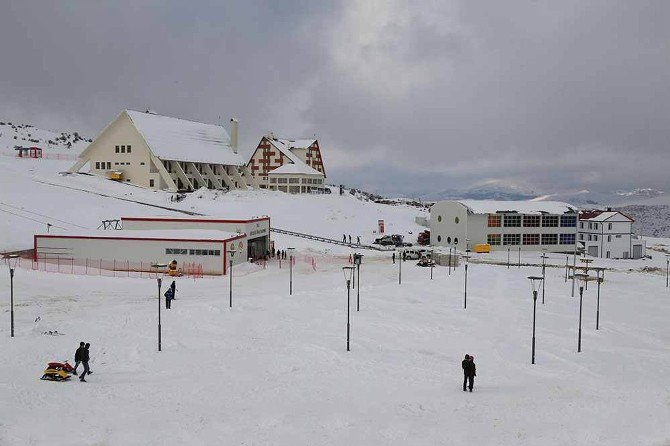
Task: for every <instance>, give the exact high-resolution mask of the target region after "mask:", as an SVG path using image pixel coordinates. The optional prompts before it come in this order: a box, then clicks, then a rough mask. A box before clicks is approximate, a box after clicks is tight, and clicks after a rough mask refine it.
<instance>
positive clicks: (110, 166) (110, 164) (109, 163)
mask: <svg viewBox="0 0 670 446" xmlns="http://www.w3.org/2000/svg"><path fill="white" fill-rule="evenodd" d="M111 168H112V162H111V161H107V169H111Z"/></svg>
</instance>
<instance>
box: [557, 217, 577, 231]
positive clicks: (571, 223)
mask: <svg viewBox="0 0 670 446" xmlns="http://www.w3.org/2000/svg"><path fill="white" fill-rule="evenodd" d="M576 226H577V217H576V216H575V215H561V227H563V228H574V227H576Z"/></svg>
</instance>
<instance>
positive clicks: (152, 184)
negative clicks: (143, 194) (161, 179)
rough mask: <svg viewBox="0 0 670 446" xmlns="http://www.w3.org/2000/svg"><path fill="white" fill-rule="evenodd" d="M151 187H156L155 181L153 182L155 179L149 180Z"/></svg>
mask: <svg viewBox="0 0 670 446" xmlns="http://www.w3.org/2000/svg"><path fill="white" fill-rule="evenodd" d="M149 187H154V180H153V178H151V179H149Z"/></svg>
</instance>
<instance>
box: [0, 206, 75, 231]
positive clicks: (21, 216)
mask: <svg viewBox="0 0 670 446" xmlns="http://www.w3.org/2000/svg"><path fill="white" fill-rule="evenodd" d="M0 212H4V213H6V214H10V215H14V216H16V217H19V218H25V219H26V220H31V221H34V222H36V223H39V224H42V225H50V226H53V227H54V228H58V229H65V230H66V231H67V228H64V227H62V226H57V225H52V224H51V223H47V222H45V221H41V220H36V219H34V218H30V217H26V216H25V215H21V214H16V213H14V212H10V211H8V210H5V209H0Z"/></svg>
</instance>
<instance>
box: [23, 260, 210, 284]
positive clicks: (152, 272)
mask: <svg viewBox="0 0 670 446" xmlns="http://www.w3.org/2000/svg"><path fill="white" fill-rule="evenodd" d="M17 266H18V267H19V268H23V269H32V270H34V271H43V272H48V273H61V274H74V275H79V276H105V277H147V278H155V277H156V275H157V274H159V273H157V272H156V268H152V267H151V262H131V261H129V260H101V259H73V258H56V259H39V260H37V261H33V260H32V259H26V258H20V259H19V262H18V265H17ZM178 271H179V273H180V274H181V275H182V276H183V277H191V278H194V279H196V278H201V277H203V273H202V265H201V264H199V263H183V264H182V265H181V267H179V268H178ZM160 274H161V275H162V274H163V271H161V272H160Z"/></svg>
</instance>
